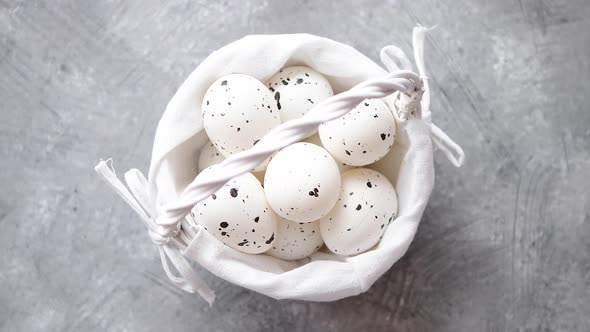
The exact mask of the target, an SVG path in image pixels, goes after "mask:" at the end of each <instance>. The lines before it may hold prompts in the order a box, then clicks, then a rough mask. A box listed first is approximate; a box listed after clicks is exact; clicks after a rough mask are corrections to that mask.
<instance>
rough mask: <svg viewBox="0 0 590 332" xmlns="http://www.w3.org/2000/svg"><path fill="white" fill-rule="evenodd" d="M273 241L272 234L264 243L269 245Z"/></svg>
mask: <svg viewBox="0 0 590 332" xmlns="http://www.w3.org/2000/svg"><path fill="white" fill-rule="evenodd" d="M274 239H275V233H272V235H271V236H270V239H268V241H266V242H265V243H266V244H271V243H272V241H274Z"/></svg>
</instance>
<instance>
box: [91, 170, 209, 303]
mask: <svg viewBox="0 0 590 332" xmlns="http://www.w3.org/2000/svg"><path fill="white" fill-rule="evenodd" d="M94 170H95V171H96V172H97V173H98V174H99V175H101V176H102V177H103V178H104V180H105V181H106V182H107V183H108V184H109V185H110V186H111V187H112V188H113V189H114V190H115V192H117V194H118V195H119V196H121V198H123V200H124V201H125V202H126V203H127V204H128V205H129V206H130V207H131V208H132V209H133V210H134V211H135V212H136V213H137V215H138V216H139V217H140V218H141V220H142V221H143V222H144V223H145V225H146V226H147V228H148V234H149V236H150V238H151V239H152V242H153V243H154V244H155V245H156V246H158V251H159V253H160V260H161V261H162V266H163V267H164V271H165V272H166V275H167V276H168V278H169V279H170V281H171V282H172V283H173V284H174V285H176V286H177V287H179V288H181V289H183V290H184V291H186V292H189V293H195V292H197V293H198V294H199V295H200V296H201V297H202V298H203V299H205V301H207V303H209V305H212V304H213V301H215V293H214V292H213V291H212V290H211V288H209V287H208V286H207V284H206V283H205V282H204V281H203V280H202V279H201V278H200V277H199V276H198V275H197V274H196V273H195V271H194V270H193V268H192V267H191V265H190V263H189V262H188V261H187V260H186V258H184V256H183V255H182V252H181V251H182V250H184V249H186V245H185V244H184V243H183V242H182V241H180V240H179V239H178V235H179V233H180V223H177V224H174V225H159V224H158V223H157V222H156V217H157V216H156V215H155V213H154V211H155V209H151V208H150V206H151V205H150V203H149V202H150V201H149V198H148V194H147V180H146V178H145V176H144V175H143V174H142V173H141V172H140V171H139V170H137V169H131V170H129V171H128V172H127V173H125V182H127V187H129V189H127V187H126V186H125V185H124V184H123V182H121V180H119V178H117V174H116V173H115V169H114V168H113V161H112V160H111V159H108V160H106V161H104V160H101V161H100V162H99V163H98V165H96V167H95V168H94ZM170 265H172V266H173V267H174V268H175V269H176V271H178V274H179V276H178V275H175V274H174V273H173V272H172V268H171V266H170Z"/></svg>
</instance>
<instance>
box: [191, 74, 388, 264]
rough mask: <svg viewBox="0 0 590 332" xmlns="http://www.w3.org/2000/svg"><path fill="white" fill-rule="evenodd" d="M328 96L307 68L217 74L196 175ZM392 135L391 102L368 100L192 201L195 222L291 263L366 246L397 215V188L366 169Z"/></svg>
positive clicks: (206, 102) (230, 241)
mask: <svg viewBox="0 0 590 332" xmlns="http://www.w3.org/2000/svg"><path fill="white" fill-rule="evenodd" d="M333 95H334V91H333V89H332V87H331V85H330V82H329V80H328V79H327V78H326V77H324V76H323V75H322V74H320V73H318V72H317V71H315V70H313V69H311V68H308V67H303V66H294V67H286V68H283V69H282V70H280V71H279V72H278V73H276V74H275V75H274V76H272V77H271V78H270V79H269V80H268V81H267V82H265V83H262V82H260V81H259V80H257V79H256V78H254V77H251V76H248V75H244V74H231V75H227V76H224V77H221V78H219V79H218V80H217V81H215V82H214V83H213V84H212V85H211V87H209V89H208V90H207V92H206V93H205V96H204V98H203V104H202V115H203V125H204V128H205V131H206V133H207V135H208V137H209V139H210V142H209V143H208V144H207V145H205V147H204V148H203V149H202V150H201V154H200V156H199V160H198V167H199V172H200V174H199V177H201V176H207V174H209V173H210V172H211V170H212V169H214V168H215V167H216V166H215V165H216V164H218V163H219V162H221V161H223V160H224V159H225V158H227V157H229V156H231V155H232V154H234V153H238V152H240V151H244V150H247V149H249V148H251V147H252V146H253V145H255V144H256V143H257V142H258V141H259V140H260V139H261V138H262V137H264V135H266V134H267V133H268V132H269V131H271V130H272V129H274V128H275V127H277V126H279V125H280V124H281V123H284V122H286V121H289V120H292V119H296V118H300V117H302V116H304V115H305V114H306V113H307V112H308V111H309V110H311V109H312V108H313V107H314V106H315V105H317V104H319V103H320V102H322V101H324V100H325V99H327V98H329V97H331V96H333ZM395 134H396V126H395V120H394V117H393V113H392V111H391V110H390V109H389V107H388V106H387V104H385V103H384V102H383V101H382V100H380V99H367V100H365V101H363V102H362V103H360V104H359V105H358V106H356V107H355V108H354V109H353V110H351V111H350V112H349V113H348V114H346V115H345V116H343V117H341V118H339V119H336V120H333V121H329V122H326V123H323V124H322V125H320V127H319V130H318V133H312V135H311V136H310V137H308V138H306V139H305V140H304V141H302V142H299V143H295V144H292V145H290V146H288V147H286V148H284V149H282V150H280V151H278V152H277V153H276V154H274V155H273V156H272V157H271V158H269V160H267V161H265V162H264V163H262V164H261V165H260V166H258V167H257V168H255V169H253V170H252V173H247V174H244V175H242V176H239V177H236V178H234V179H232V180H231V181H230V182H228V183H227V184H226V185H225V186H224V187H223V188H221V189H219V190H218V191H217V192H216V193H215V194H213V195H211V197H209V198H208V199H206V200H204V201H202V202H200V203H199V204H197V205H195V206H194V207H193V209H192V212H191V214H192V217H193V220H194V221H195V222H197V223H198V224H200V225H201V226H203V228H204V229H205V230H206V231H208V232H210V233H211V234H212V235H213V236H214V237H215V238H217V239H218V240H219V241H221V242H223V243H224V244H226V245H227V246H229V247H232V248H234V249H236V250H239V251H241V252H245V253H249V254H261V253H265V254H268V255H271V256H274V257H277V258H280V259H284V260H297V259H302V258H305V257H307V256H310V255H311V254H313V253H314V252H315V251H317V250H319V249H320V248H322V247H323V246H324V245H325V246H326V247H327V248H328V249H329V250H330V251H332V252H333V253H335V254H338V255H356V254H359V253H362V252H364V251H367V250H369V249H371V248H372V247H374V246H375V245H377V244H378V243H379V241H380V240H381V238H382V237H383V234H384V232H385V230H386V228H387V226H388V225H389V224H390V223H391V222H393V221H394V220H395V218H396V214H397V195H396V192H395V189H394V188H393V185H392V184H391V183H390V182H389V180H388V179H387V178H386V177H385V176H384V175H382V174H380V173H379V172H377V171H375V170H372V169H370V168H367V167H365V166H370V165H371V164H373V163H375V162H376V161H378V160H380V159H381V158H383V157H384V156H385V155H386V154H387V153H388V152H389V151H390V149H391V148H392V146H393V144H394V142H395Z"/></svg>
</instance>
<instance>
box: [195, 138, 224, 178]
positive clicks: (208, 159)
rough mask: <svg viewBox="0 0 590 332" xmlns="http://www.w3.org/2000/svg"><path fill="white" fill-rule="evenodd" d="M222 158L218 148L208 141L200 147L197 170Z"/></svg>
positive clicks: (214, 163)
mask: <svg viewBox="0 0 590 332" xmlns="http://www.w3.org/2000/svg"><path fill="white" fill-rule="evenodd" d="M224 160H225V157H224V156H223V155H222V154H221V152H219V150H217V148H216V147H215V145H213V143H211V142H208V143H207V144H205V146H204V147H203V149H201V154H200V155H199V172H201V171H202V170H204V169H205V168H207V167H209V166H213V165H216V164H219V163H220V162H222V161H224Z"/></svg>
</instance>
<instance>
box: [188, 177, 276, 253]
mask: <svg viewBox="0 0 590 332" xmlns="http://www.w3.org/2000/svg"><path fill="white" fill-rule="evenodd" d="M213 167H215V166H213ZM211 169H212V168H211V167H209V168H207V169H205V170H204V171H203V172H201V173H200V174H199V175H198V176H197V178H198V177H201V176H207V174H209V173H210V172H211ZM191 213H192V216H193V218H194V219H195V221H196V222H197V223H198V224H199V225H201V226H203V227H204V228H205V230H206V231H208V232H209V233H211V234H212V235H213V236H214V237H215V238H217V239H218V240H219V241H221V242H223V243H225V244H226V245H228V246H230V247H232V248H234V249H236V250H239V251H242V252H245V253H248V254H259V253H263V252H265V251H267V250H268V249H269V248H270V247H271V246H272V244H273V242H274V240H275V235H276V232H277V219H278V216H277V215H276V214H275V213H274V211H273V210H272V209H271V208H270V206H269V205H268V202H267V201H266V197H265V196H264V190H263V189H262V186H261V185H260V182H259V181H258V180H257V179H256V177H254V175H252V174H251V173H246V174H244V175H241V176H238V177H236V178H233V179H232V180H230V181H229V182H228V183H226V184H225V185H224V186H223V187H222V188H221V189H219V190H218V191H217V192H215V194H213V195H211V197H209V198H207V199H205V200H204V201H202V202H200V203H198V204H197V205H195V206H194V207H193V209H192V211H191Z"/></svg>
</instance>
